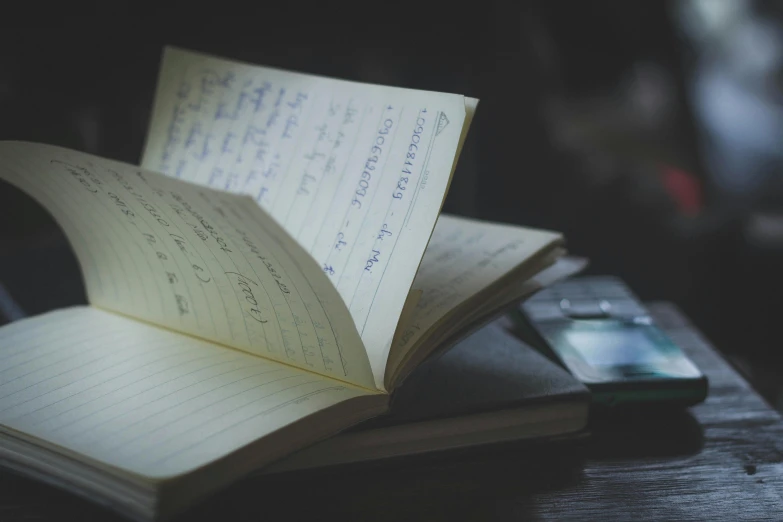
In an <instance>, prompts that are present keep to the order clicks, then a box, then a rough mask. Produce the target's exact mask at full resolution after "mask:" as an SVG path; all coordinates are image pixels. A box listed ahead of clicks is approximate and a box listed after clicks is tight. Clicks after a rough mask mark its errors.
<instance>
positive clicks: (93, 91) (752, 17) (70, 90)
mask: <svg viewBox="0 0 783 522" xmlns="http://www.w3.org/2000/svg"><path fill="white" fill-rule="evenodd" d="M222 7H223V9H222V11H223V12H226V13H228V12H231V13H233V14H234V16H232V17H220V16H211V13H210V12H209V10H205V11H203V12H202V13H201V14H202V15H206V16H204V17H202V19H201V20H200V21H199V20H196V19H195V18H194V19H193V20H190V19H188V21H187V22H185V21H184V20H185V19H184V18H183V16H184V15H180V14H178V12H176V11H172V12H171V13H166V12H163V11H160V10H159V11H156V13H155V14H156V18H155V19H154V20H153V19H142V18H131V17H124V18H115V19H112V20H96V19H91V18H66V19H61V20H59V23H58V24H57V25H56V26H52V27H36V28H32V27H5V28H3V30H2V31H0V115H1V117H0V139H14V140H30V141H39V142H44V143H52V144H58V145H62V146H66V147H71V148H74V149H78V150H84V151H87V152H91V153H96V154H99V155H102V156H106V157H111V158H115V159H119V160H124V161H128V162H132V163H138V161H139V160H140V156H141V151H142V147H143V140H144V136H145V133H146V126H147V121H148V118H149V114H150V109H151V102H152V96H153V90H154V87H155V81H156V76H157V72H158V65H159V59H160V55H161V52H162V48H163V46H164V45H166V44H171V45H177V46H181V47H185V48H189V49H193V50H199V51H205V52H209V53H212V54H216V55H220V56H223V57H227V58H234V59H239V60H244V61H249V62H254V63H258V64H263V65H272V66H278V67H283V68H288V69H294V70H299V71H303V72H309V73H317V74H324V75H330V76H337V77H342V78H346V79H352V80H360V81H368V82H378V83H386V84H391V85H397V86H405V87H414V88H419V89H431V90H440V91H449V92H457V93H460V94H465V95H470V96H475V97H478V98H480V99H481V103H480V105H479V110H478V113H477V116H476V119H475V121H474V124H473V126H472V128H471V132H470V135H469V138H468V142H467V144H466V147H465V150H464V152H463V155H462V158H461V160H460V163H459V166H458V168H457V172H456V175H455V179H454V182H453V184H452V189H451V192H450V194H449V197H448V199H447V202H446V208H445V210H446V211H448V212H454V213H459V214H464V215H469V216H474V217H481V218H486V219H493V220H500V221H508V222H514V223H520V224H525V225H530V226H538V227H547V228H552V229H557V230H561V231H563V232H564V233H565V234H566V236H567V239H568V244H569V249H570V250H571V252H573V253H575V254H579V255H584V256H587V257H589V258H590V259H591V262H592V263H591V267H590V269H589V272H591V273H603V274H614V275H618V276H620V277H622V278H624V279H625V280H626V282H627V283H628V284H629V285H630V286H631V287H632V288H633V289H634V290H635V291H636V292H637V293H638V294H639V295H640V296H641V297H642V298H643V299H644V300H654V299H666V300H671V301H674V302H675V303H677V304H678V305H679V306H680V307H681V308H682V309H683V310H684V311H685V312H686V313H687V314H688V315H689V316H690V317H691V318H692V319H693V321H694V322H695V323H696V324H697V325H698V326H699V327H700V328H701V329H702V331H704V332H705V333H706V335H707V336H708V337H709V338H710V339H711V340H712V341H713V343H714V344H715V345H717V346H718V347H719V348H720V349H721V350H722V351H723V353H724V354H725V355H726V356H727V357H729V359H730V360H731V361H732V362H733V363H734V364H735V365H737V366H738V367H739V368H740V369H741V370H742V371H743V372H744V373H745V374H746V376H747V377H749V378H750V380H751V382H753V384H754V385H755V386H756V387H757V388H758V389H759V391H761V392H762V394H764V395H765V396H766V397H767V399H768V400H769V401H770V402H771V403H773V404H775V405H776V406H777V407H778V408H780V409H783V378H781V376H782V375H783V349H781V347H780V345H781V342H780V340H779V337H778V336H779V335H781V332H780V329H779V327H778V324H779V323H780V322H781V318H780V315H781V314H782V313H783V277H782V276H781V274H780V272H781V270H783V147H781V146H780V144H781V143H783V29H782V28H781V22H783V3H781V2H769V1H764V2H760V1H755V2H754V1H739V0H736V1H733V0H728V1H723V0H681V1H674V2H625V1H620V0H611V1H600V2H566V1H549V2H546V1H540V2H516V1H513V2H512V1H508V2H507V1H499V0H496V1H490V0H485V1H483V2H479V3H476V4H475V5H472V6H470V5H466V6H465V7H458V6H457V5H456V4H452V5H451V6H450V7H449V8H448V9H443V8H442V6H435V5H430V4H428V3H427V2H418V3H415V4H410V5H408V4H405V3H397V4H394V5H392V4H377V5H375V6H374V5H372V4H369V3H366V2H365V3H362V4H355V5H354V4H350V3H349V4H331V3H330V4H328V5H321V7H319V8H317V9H315V10H313V9H311V8H309V7H308V8H305V7H304V6H303V4H299V3H293V2H291V3H286V4H281V5H274V4H266V3H263V4H262V3H246V4H244V5H241V6H240V7H236V8H235V7H233V6H232V7H231V8H230V9H229V8H228V7H226V6H222ZM194 9H195V8H194ZM191 11H193V10H191ZM195 11H198V9H195ZM192 14H193V13H190V14H189V15H188V16H191V15H192ZM0 209H2V214H1V215H0V217H1V218H2V219H0V284H1V286H0V321H8V320H12V319H14V318H16V317H18V316H20V315H22V314H28V315H29V314H37V313H41V312H43V311H46V310H49V309H52V308H57V307H61V306H66V305H69V304H74V303H79V302H84V301H85V297H84V292H83V289H82V287H81V280H80V279H79V278H80V275H79V270H78V267H77V266H76V262H75V260H74V258H73V255H72V254H71V252H70V250H69V248H68V246H67V244H66V243H65V239H64V237H63V236H62V235H61V233H60V231H59V230H58V229H57V227H56V225H54V223H53V222H52V221H51V219H50V218H49V217H48V215H47V214H46V213H45V212H44V211H43V210H42V209H41V208H40V207H38V206H37V205H36V204H35V203H34V202H32V201H30V200H29V199H28V198H27V197H26V196H24V195H23V194H21V193H20V192H18V191H17V190H15V189H13V188H11V187H10V186H8V185H0Z"/></svg>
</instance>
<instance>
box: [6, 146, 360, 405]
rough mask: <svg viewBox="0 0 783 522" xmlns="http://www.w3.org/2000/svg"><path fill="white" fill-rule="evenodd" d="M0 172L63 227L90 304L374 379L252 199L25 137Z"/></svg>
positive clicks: (323, 288)
mask: <svg viewBox="0 0 783 522" xmlns="http://www.w3.org/2000/svg"><path fill="white" fill-rule="evenodd" d="M0 179H6V180H7V181H9V182H11V183H13V184H16V185H18V186H19V187H20V188H22V189H23V190H25V191H26V192H28V193H29V194H31V195H32V196H33V197H35V198H36V199H37V200H38V201H39V202H40V203H41V204H43V206H44V207H45V208H46V209H48V210H49V211H50V212H51V213H52V214H53V215H54V217H55V218H56V219H57V221H58V222H59V223H60V224H61V226H62V227H63V229H64V231H65V233H66V235H67V236H68V238H69V240H70V241H71V244H72V246H73V248H74V250H75V252H76V254H77V257H78V258H79V261H80V264H81V266H82V270H83V273H84V279H85V282H86V286H87V294H88V297H89V300H90V303H91V304H93V305H95V306H98V307H101V308H105V309H108V310H113V311H117V312H120V313H123V314H126V315H128V316H131V317H134V318H140V319H142V320H145V321H148V322H151V323H155V324H158V325H161V326H164V327H167V328H170V329H172V330H177V331H180V332H184V333H187V334H190V335H195V336H198V337H202V338H205V339H208V340H211V341H215V342H217V343H220V344H225V345H227V346H232V347H235V348H238V349H241V350H245V351H247V352H250V353H254V354H258V355H261V356H264V357H269V358H272V359H276V360H279V361H281V362H284V363H286V364H291V365H294V366H297V367H300V368H304V369H307V370H309V371H314V372H318V373H321V374H323V375H326V376H329V377H333V378H337V379H340V380H343V381H348V382H352V383H355V384H358V385H359V386H363V387H365V388H368V389H374V388H375V384H374V379H373V375H372V372H371V369H370V366H369V361H368V359H367V355H366V354H365V351H364V348H363V346H362V342H361V339H360V338H359V335H358V332H357V331H356V327H355V326H354V324H353V321H352V319H351V316H350V314H349V313H348V310H347V309H346V307H345V305H344V303H343V302H342V299H341V298H340V296H339V295H338V293H337V292H336V291H335V290H334V287H333V285H332V284H331V283H330V281H329V280H328V278H327V277H326V276H325V275H324V274H323V272H322V271H321V270H319V268H318V266H317V265H316V264H315V262H314V261H313V260H312V259H311V258H310V257H309V256H308V255H307V253H306V252H304V251H303V250H302V249H301V248H300V247H299V246H298V245H297V244H296V242H294V241H293V240H291V239H290V238H289V237H287V235H286V233H285V232H284V231H283V230H281V229H280V228H279V226H278V225H277V224H276V223H275V222H274V220H273V219H271V218H269V216H267V215H266V214H265V213H264V211H263V210H261V209H259V208H258V206H257V205H256V204H255V203H254V202H253V201H252V200H251V199H250V198H247V197H243V196H236V195H231V194H228V193H225V192H220V191H216V190H213V189H210V188H206V187H199V186H197V185H193V184H190V183H186V182H184V181H180V180H175V179H171V178H169V177H166V176H163V175H160V174H155V173H152V172H147V171H143V170H142V169H138V168H132V167H130V166H128V165H124V164H121V163H117V162H112V161H109V160H105V159H102V158H98V157H94V156H90V155H86V154H82V153H78V152H73V151H68V150H65V149H60V148H57V147H50V146H45V145H36V144H28V143H13V142H3V143H0Z"/></svg>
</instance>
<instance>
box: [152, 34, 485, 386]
mask: <svg viewBox="0 0 783 522" xmlns="http://www.w3.org/2000/svg"><path fill="white" fill-rule="evenodd" d="M468 102H469V104H470V107H475V100H468ZM467 121H468V120H467V119H466V99H465V98H464V97H463V96H459V95H453V94H442V93H432V92H424V91H415V90H410V89H399V88H391V87H383V86H378V85H367V84H360V83H354V82H347V81H341V80H334V79H329V78H322V77H317V76H311V75H305V74H298V73H292V72H286V71H281V70H277V69H271V68H265V67H256V66H251V65H247V64H241V63H237V62H232V61H228V60H222V59H218V58H214V57H210V56H204V55H201V54H196V53H190V52H186V51H182V50H178V49H167V50H166V52H165V54H164V57H163V63H162V66H161V72H160V78H159V81H158V88H157V94H156V98H155V106H154V110H153V115H152V121H151V125H150V131H149V134H148V137H147V146H146V150H145V152H144V158H143V162H142V165H143V166H145V167H146V168H149V169H152V170H156V171H159V172H163V173H165V174H167V175H169V176H173V177H177V178H181V179H187V180H189V181H192V182H195V183H199V184H203V185H209V186H212V187H217V188H220V189H223V190H227V191H232V192H242V193H245V194H248V195H250V196H251V197H252V198H253V199H255V201H256V202H257V203H258V204H259V205H260V206H261V207H262V208H264V209H265V210H266V211H267V212H269V214H271V215H272V217H274V219H275V220H277V222H278V223H279V224H280V225H281V226H282V227H283V228H284V229H285V230H287V231H288V233H289V234H291V236H293V237H294V238H295V239H296V240H297V241H298V242H299V244H300V245H301V246H302V247H303V248H304V249H305V250H307V251H308V252H309V253H310V254H311V255H312V256H313V257H314V258H315V260H316V261H317V263H318V266H319V267H320V269H321V270H322V271H323V272H324V273H325V274H327V275H328V277H329V279H330V280H331V281H332V283H333V284H334V286H335V287H336V288H337V290H338V292H339V293H340V295H341V296H342V298H343V300H344V301H345V303H346V305H347V306H348V308H349V310H350V312H351V316H352V317H353V320H354V322H355V324H356V327H357V329H358V330H359V332H360V334H361V337H362V340H363V341H364V344H365V347H366V348H367V351H368V355H369V357H370V361H371V364H372V367H373V372H374V374H375V377H376V383H377V384H378V386H382V385H383V374H384V370H385V366H386V361H387V357H388V353H389V347H390V346H391V340H392V337H393V335H394V330H395V328H396V325H397V321H398V319H399V317H400V314H401V313H402V309H403V305H404V303H405V300H406V298H407V296H408V292H409V290H410V287H411V284H412V282H413V279H414V277H415V274H416V270H417V268H418V266H419V262H420V261H421V258H422V256H423V254H424V250H425V248H426V246H427V242H428V241H429V238H430V235H431V234H432V230H433V227H434V226H435V221H436V220H437V216H438V213H439V211H440V209H441V206H442V203H443V199H444V196H445V193H446V190H447V188H448V185H449V182H450V180H451V175H452V172H453V167H454V165H455V160H456V157H457V155H458V152H459V148H460V145H461V143H462V140H463V139H464V137H465V133H464V132H463V131H464V130H465V129H466V124H467Z"/></svg>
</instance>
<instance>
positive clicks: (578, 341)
mask: <svg viewBox="0 0 783 522" xmlns="http://www.w3.org/2000/svg"><path fill="white" fill-rule="evenodd" d="M565 338H566V341H567V342H568V343H569V344H570V345H571V346H573V347H574V348H575V349H576V350H577V351H578V352H579V355H581V356H582V357H583V358H584V360H585V362H586V363H587V364H589V365H591V366H626V365H635V364H653V363H656V362H661V361H663V360H665V359H666V356H665V355H664V354H663V353H661V350H660V348H659V347H658V346H657V345H656V344H655V343H654V342H653V341H652V339H650V338H649V337H648V336H647V335H646V334H645V333H644V332H643V331H641V330H640V329H638V328H623V329H616V330H609V329H606V330H599V331H596V330H592V331H591V330H569V331H566V332H565Z"/></svg>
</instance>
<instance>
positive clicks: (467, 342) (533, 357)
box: [352, 321, 590, 431]
mask: <svg viewBox="0 0 783 522" xmlns="http://www.w3.org/2000/svg"><path fill="white" fill-rule="evenodd" d="M563 400H574V401H584V402H585V403H588V402H589V400H590V395H589V392H588V390H587V388H586V387H585V386H584V385H583V384H582V383H580V382H579V381H577V380H576V379H575V378H574V377H573V376H571V374H569V373H568V372H567V371H565V370H564V369H563V368H561V367H560V366H558V365H556V364H554V363H552V362H551V361H550V360H548V359H547V358H546V357H544V356H543V355H541V354H540V353H538V352H537V351H536V350H534V349H533V348H531V347H530V346H529V345H527V344H525V343H523V342H522V341H520V340H519V339H517V338H516V337H515V336H513V335H512V334H510V333H508V332H507V331H506V330H505V329H504V328H503V327H502V326H501V325H500V324H499V322H498V321H495V322H492V323H490V324H488V325H487V326H485V327H484V328H482V329H480V330H478V331H477V332H475V333H473V334H472V335H470V336H469V337H467V338H466V339H464V340H462V341H461V342H459V343H457V344H456V345H455V346H454V347H452V348H451V349H450V350H448V351H446V352H445V353H443V354H442V355H440V356H438V357H435V358H433V359H430V360H427V361H425V362H424V364H422V365H421V366H419V367H418V368H416V370H414V371H413V372H412V373H411V374H410V376H408V378H407V379H406V380H405V382H404V383H403V384H402V386H400V388H398V389H397V390H396V391H395V393H394V395H393V397H392V405H391V412H390V413H389V414H388V415H385V416H383V417H379V418H376V419H372V420H369V421H367V422H365V423H362V424H361V425H359V426H356V427H354V428H353V429H352V431H356V430H362V429H370V428H379V427H381V426H389V425H394V424H401V423H408V422H418V421H423V420H434V419H437V418H443V417H455V416H464V415H470V414H475V413H483V412H489V411H496V410H503V409H513V408H519V407H521V406H526V405H529V404H531V403H541V402H547V401H563Z"/></svg>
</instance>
